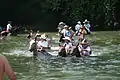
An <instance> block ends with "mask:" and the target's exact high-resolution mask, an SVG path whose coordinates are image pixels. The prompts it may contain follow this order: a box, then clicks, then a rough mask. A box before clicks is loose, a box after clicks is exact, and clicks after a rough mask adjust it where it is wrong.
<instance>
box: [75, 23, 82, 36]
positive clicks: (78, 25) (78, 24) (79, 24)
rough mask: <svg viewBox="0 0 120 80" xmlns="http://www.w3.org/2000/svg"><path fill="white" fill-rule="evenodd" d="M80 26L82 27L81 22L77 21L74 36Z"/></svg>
mask: <svg viewBox="0 0 120 80" xmlns="http://www.w3.org/2000/svg"><path fill="white" fill-rule="evenodd" d="M81 27H82V24H81V22H80V21H78V22H77V25H76V26H75V31H76V36H77V35H78V33H79V31H80V28H81Z"/></svg>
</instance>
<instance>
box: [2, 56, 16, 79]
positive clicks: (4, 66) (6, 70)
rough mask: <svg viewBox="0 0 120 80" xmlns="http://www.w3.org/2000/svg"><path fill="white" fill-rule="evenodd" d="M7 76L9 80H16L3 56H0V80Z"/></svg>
mask: <svg viewBox="0 0 120 80" xmlns="http://www.w3.org/2000/svg"><path fill="white" fill-rule="evenodd" d="M5 74H6V75H7V76H8V77H9V79H10V80H16V77H15V74H14V71H13V70H12V68H11V66H10V64H9V62H8V60H7V59H6V57H5V56H2V55H0V80H4V75H5Z"/></svg>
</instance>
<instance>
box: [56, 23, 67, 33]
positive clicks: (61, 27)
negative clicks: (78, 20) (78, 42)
mask: <svg viewBox="0 0 120 80" xmlns="http://www.w3.org/2000/svg"><path fill="white" fill-rule="evenodd" d="M64 26H65V23H64V22H60V23H59V24H58V27H57V29H58V33H59V34H60V33H61V31H62V29H63V28H64Z"/></svg>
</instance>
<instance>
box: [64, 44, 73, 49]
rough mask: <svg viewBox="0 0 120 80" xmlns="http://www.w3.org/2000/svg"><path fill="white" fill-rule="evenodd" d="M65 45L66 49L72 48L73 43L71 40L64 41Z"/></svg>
mask: <svg viewBox="0 0 120 80" xmlns="http://www.w3.org/2000/svg"><path fill="white" fill-rule="evenodd" d="M63 46H65V49H70V48H72V43H71V42H69V43H64V44H63Z"/></svg>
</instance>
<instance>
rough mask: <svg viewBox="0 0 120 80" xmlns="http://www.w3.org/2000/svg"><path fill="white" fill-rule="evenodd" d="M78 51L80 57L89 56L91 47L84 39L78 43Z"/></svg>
mask: <svg viewBox="0 0 120 80" xmlns="http://www.w3.org/2000/svg"><path fill="white" fill-rule="evenodd" d="M78 50H79V54H80V55H81V56H90V54H91V52H92V50H91V47H90V45H89V43H88V41H87V40H86V39H84V40H83V41H82V42H80V44H79V45H78Z"/></svg>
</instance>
